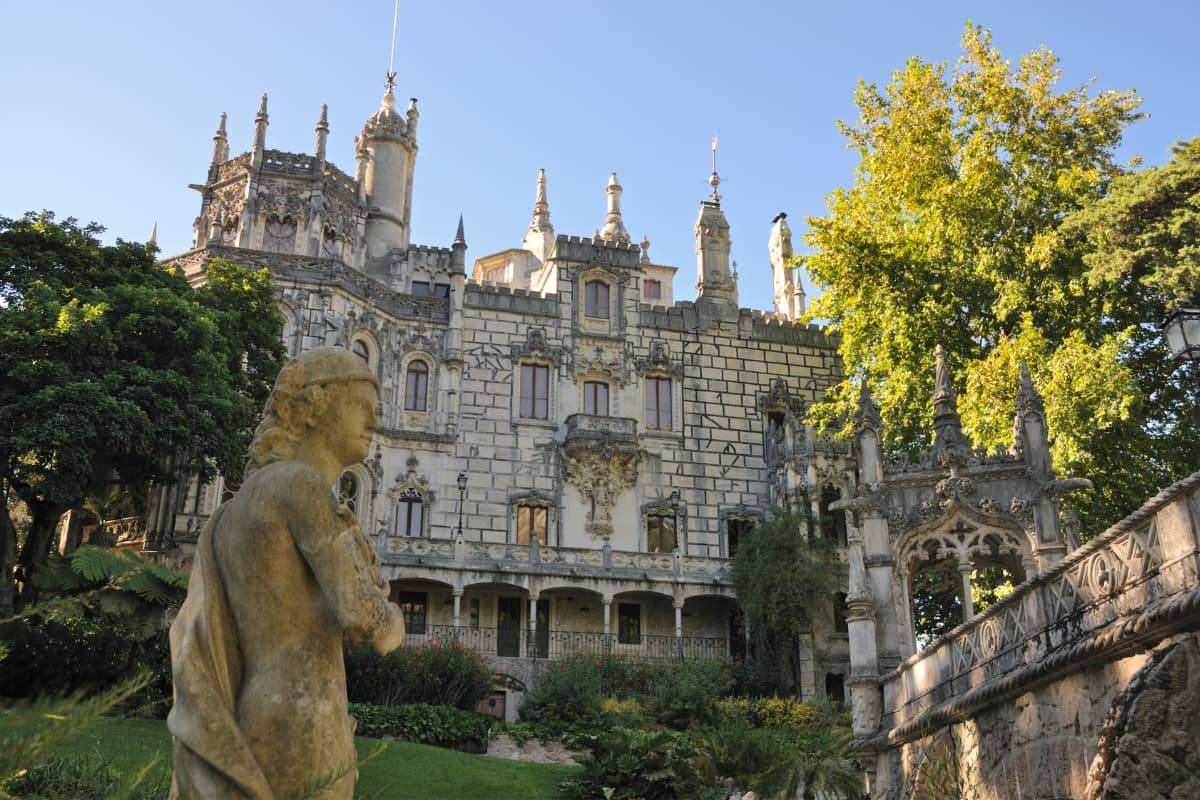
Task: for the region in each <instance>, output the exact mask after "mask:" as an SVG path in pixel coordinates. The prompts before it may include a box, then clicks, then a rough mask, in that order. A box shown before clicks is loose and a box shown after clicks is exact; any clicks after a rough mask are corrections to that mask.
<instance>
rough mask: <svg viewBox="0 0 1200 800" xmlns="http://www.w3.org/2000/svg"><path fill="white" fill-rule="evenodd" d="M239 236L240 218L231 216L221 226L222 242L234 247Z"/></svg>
mask: <svg viewBox="0 0 1200 800" xmlns="http://www.w3.org/2000/svg"><path fill="white" fill-rule="evenodd" d="M237 237H238V219H237V217H230V218H229V219H228V220H226V221H225V224H224V225H222V226H221V244H223V245H227V246H229V247H233V246H234V245H236V244H237Z"/></svg>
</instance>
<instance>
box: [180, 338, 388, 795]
mask: <svg viewBox="0 0 1200 800" xmlns="http://www.w3.org/2000/svg"><path fill="white" fill-rule="evenodd" d="M378 387H379V383H378V381H377V380H376V378H375V376H374V375H373V374H372V373H371V371H370V369H369V368H368V367H367V365H366V364H365V363H364V362H363V361H362V360H361V359H359V358H358V357H357V356H355V355H353V354H352V353H350V352H349V351H348V350H343V349H341V348H321V349H318V350H310V351H308V352H306V353H304V354H302V355H301V356H299V357H298V358H296V359H295V360H294V361H292V362H290V363H288V364H287V365H286V366H285V367H284V368H283V369H282V370H281V371H280V373H279V378H278V379H277V381H276V383H275V389H274V391H273V392H272V394H271V397H270V399H269V400H268V401H267V405H266V408H265V410H264V411H263V418H262V421H261V422H260V423H259V426H258V430H257V431H255V436H254V441H253V443H252V444H251V445H250V455H249V462H248V464H247V466H246V474H245V479H244V482H243V484H242V486H241V488H240V489H239V490H238V492H237V494H236V495H234V497H233V499H232V500H230V501H228V502H227V503H225V504H223V505H222V506H221V507H220V508H218V509H217V511H216V513H215V514H213V516H212V518H211V520H210V521H209V523H208V524H207V525H206V526H205V528H204V530H203V532H202V533H201V534H200V538H199V541H198V543H197V547H196V556H195V561H194V564H193V567H192V573H191V582H190V585H189V588H188V596H187V600H186V601H185V602H184V604H183V608H182V609H181V611H180V613H179V616H178V618H177V619H176V620H175V623H174V624H173V625H172V626H171V668H172V673H173V676H174V682H175V704H174V707H173V708H172V709H171V713H170V716H169V717H168V718H167V726H168V728H169V729H170V731H171V734H172V735H173V737H174V777H173V780H172V783H171V797H172V798H253V799H254V800H260V799H262V800H265V799H266V798H281V797H283V796H284V795H285V794H288V793H290V792H298V791H300V790H302V789H304V787H306V786H311V785H312V784H313V783H314V782H317V781H321V780H326V781H329V785H328V786H327V787H326V788H325V790H324V791H323V792H322V793H321V794H320V796H321V797H329V798H346V800H349V798H350V797H352V796H353V793H354V783H355V780H356V778H357V770H356V768H355V764H356V756H355V752H354V741H353V729H354V721H353V719H352V718H351V717H350V716H349V715H348V713H347V701H346V674H345V667H344V665H343V661H342V637H343V635H344V634H345V635H348V636H349V637H350V638H351V639H352V640H354V641H360V642H369V643H371V644H372V645H373V646H374V648H375V649H376V650H377V651H378V652H380V653H386V652H388V651H390V650H392V649H394V648H395V647H397V646H398V645H399V644H400V643H401V641H402V640H403V637H404V621H403V617H402V616H401V612H400V609H399V607H397V606H396V605H394V604H392V603H389V602H388V600H387V595H388V587H387V584H386V583H385V582H384V581H383V579H382V578H381V577H380V573H379V565H378V562H377V560H376V557H375V552H374V550H373V549H372V547H371V545H370V544H369V543H368V542H367V540H366V538H365V537H364V536H363V533H362V530H361V529H360V528H359V525H358V522H357V520H356V519H355V516H354V514H353V512H351V511H350V510H349V509H348V508H346V507H345V506H339V505H338V504H337V502H336V500H335V498H334V494H333V489H332V487H333V485H334V483H335V482H336V480H337V478H338V476H339V475H340V474H341V472H342V471H343V470H344V469H345V468H346V467H348V466H350V465H351V464H355V463H358V462H359V461H361V460H362V459H363V458H365V457H366V455H367V451H368V448H369V446H370V443H371V436H372V434H373V432H374V431H375V428H376V426H377V425H378V418H377V416H376V407H377V405H378V403H379V388H378Z"/></svg>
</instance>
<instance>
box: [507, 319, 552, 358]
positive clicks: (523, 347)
mask: <svg viewBox="0 0 1200 800" xmlns="http://www.w3.org/2000/svg"><path fill="white" fill-rule="evenodd" d="M511 352H512V357H513V359H514V360H520V359H522V358H542V359H545V360H546V361H549V362H550V363H551V364H553V365H554V366H556V367H557V366H558V364H559V362H560V361H561V360H562V348H561V347H552V346H550V344H548V343H547V341H546V329H545V328H539V327H537V326H530V328H529V333H528V334H527V335H526V337H525V341H523V342H516V343H515V344H513V345H512V350H511Z"/></svg>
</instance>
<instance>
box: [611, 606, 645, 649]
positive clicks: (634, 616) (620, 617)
mask: <svg viewBox="0 0 1200 800" xmlns="http://www.w3.org/2000/svg"><path fill="white" fill-rule="evenodd" d="M617 642H618V643H620V644H641V643H642V607H641V606H640V605H638V604H637V603H617Z"/></svg>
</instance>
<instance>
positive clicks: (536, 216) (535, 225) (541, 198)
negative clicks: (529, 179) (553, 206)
mask: <svg viewBox="0 0 1200 800" xmlns="http://www.w3.org/2000/svg"><path fill="white" fill-rule="evenodd" d="M529 230H530V231H537V232H539V233H540V232H541V231H544V230H551V231H552V230H554V226H553V225H551V224H550V203H549V201H548V200H547V199H546V170H544V169H539V170H538V176H537V194H536V195H535V197H534V199H533V219H531V220H530V221H529Z"/></svg>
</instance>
